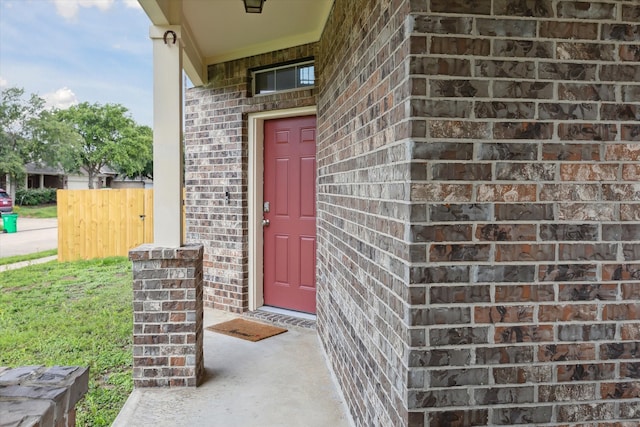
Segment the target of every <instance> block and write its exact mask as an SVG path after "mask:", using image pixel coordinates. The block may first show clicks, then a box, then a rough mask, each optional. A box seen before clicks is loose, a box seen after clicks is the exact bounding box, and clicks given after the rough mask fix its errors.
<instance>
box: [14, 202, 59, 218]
mask: <svg viewBox="0 0 640 427" xmlns="http://www.w3.org/2000/svg"><path fill="white" fill-rule="evenodd" d="M15 211H16V213H17V214H18V216H19V217H22V218H57V217H58V206H57V205H40V206H18V207H17V208H15Z"/></svg>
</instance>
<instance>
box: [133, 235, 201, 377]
mask: <svg viewBox="0 0 640 427" xmlns="http://www.w3.org/2000/svg"><path fill="white" fill-rule="evenodd" d="M202 255H203V246H202V245H187V246H184V247H181V248H164V247H156V246H153V245H149V244H146V245H142V246H139V247H137V248H135V249H133V250H131V251H130V252H129V258H130V259H131V260H132V261H133V317H134V318H133V383H134V386H135V387H182V386H189V387H195V386H197V385H198V384H199V383H200V382H201V380H202V378H203V375H204V358H203V348H202V334H203V331H202V322H203V312H202Z"/></svg>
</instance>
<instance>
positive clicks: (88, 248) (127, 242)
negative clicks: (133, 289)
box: [57, 188, 153, 261]
mask: <svg viewBox="0 0 640 427" xmlns="http://www.w3.org/2000/svg"><path fill="white" fill-rule="evenodd" d="M57 197H58V261H74V260H78V259H93V258H104V257H108V256H127V255H128V254H129V250H130V249H132V248H134V247H136V246H139V245H141V244H142V243H151V242H153V190H144V189H137V188H136V189H119V190H116V189H105V190H58V195H57Z"/></svg>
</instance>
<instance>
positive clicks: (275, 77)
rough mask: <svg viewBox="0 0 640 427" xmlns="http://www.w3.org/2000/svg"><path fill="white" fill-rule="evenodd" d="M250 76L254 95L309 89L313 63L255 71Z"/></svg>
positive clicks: (312, 77)
mask: <svg viewBox="0 0 640 427" xmlns="http://www.w3.org/2000/svg"><path fill="white" fill-rule="evenodd" d="M251 75H252V77H253V79H252V80H253V93H254V95H264V94H268V93H273V92H282V91H285V90H294V89H303V88H309V87H313V85H314V82H315V75H314V68H313V61H306V62H301V63H298V64H290V65H283V66H280V67H272V68H267V69H262V70H256V71H253V72H252V73H251Z"/></svg>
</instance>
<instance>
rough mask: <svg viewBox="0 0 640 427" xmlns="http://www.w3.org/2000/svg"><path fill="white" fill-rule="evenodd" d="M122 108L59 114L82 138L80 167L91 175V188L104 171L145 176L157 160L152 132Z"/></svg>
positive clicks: (80, 108)
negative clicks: (153, 160)
mask: <svg viewBox="0 0 640 427" xmlns="http://www.w3.org/2000/svg"><path fill="white" fill-rule="evenodd" d="M127 111H128V110H127V109H126V108H125V107H123V106H121V105H118V104H106V105H100V104H89V103H87V102H84V103H82V104H79V105H76V106H73V107H70V108H69V109H67V110H60V111H57V112H56V115H57V118H58V119H59V120H60V121H61V122H62V123H66V124H68V125H70V126H71V127H72V128H73V129H74V130H75V132H77V133H78V135H80V138H81V144H80V147H78V148H77V149H76V150H75V153H74V155H73V159H74V162H75V164H76V165H78V166H79V167H81V168H82V169H84V170H85V171H86V172H87V175H88V176H89V188H94V187H95V185H94V181H95V179H96V177H97V176H98V174H99V173H100V170H101V169H102V168H103V167H105V166H109V167H112V168H113V169H115V170H116V171H118V172H120V173H123V174H124V175H126V176H129V177H133V176H138V175H141V174H142V173H143V171H144V169H145V166H146V165H147V163H149V162H150V161H151V159H152V157H153V154H152V147H153V141H152V136H151V129H149V128H148V127H146V126H138V125H136V123H135V122H134V121H133V119H132V118H130V117H129V116H128V115H127Z"/></svg>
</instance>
